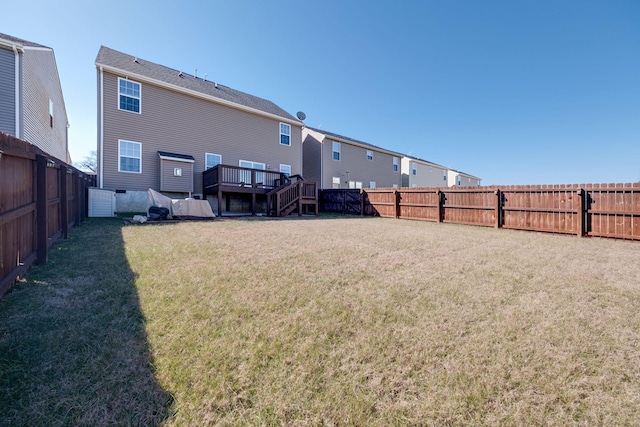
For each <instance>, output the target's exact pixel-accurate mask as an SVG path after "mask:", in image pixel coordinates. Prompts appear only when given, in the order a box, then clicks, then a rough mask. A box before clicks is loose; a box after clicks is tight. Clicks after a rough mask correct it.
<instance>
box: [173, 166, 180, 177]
mask: <svg viewBox="0 0 640 427" xmlns="http://www.w3.org/2000/svg"><path fill="white" fill-rule="evenodd" d="M173 176H182V168H173Z"/></svg>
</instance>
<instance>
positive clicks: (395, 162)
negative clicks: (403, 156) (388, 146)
mask: <svg viewBox="0 0 640 427" xmlns="http://www.w3.org/2000/svg"><path fill="white" fill-rule="evenodd" d="M393 171H394V172H398V158H397V157H394V158H393Z"/></svg>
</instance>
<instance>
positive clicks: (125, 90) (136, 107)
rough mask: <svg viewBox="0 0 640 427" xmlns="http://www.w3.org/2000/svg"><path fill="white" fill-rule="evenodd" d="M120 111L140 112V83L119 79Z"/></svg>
mask: <svg viewBox="0 0 640 427" xmlns="http://www.w3.org/2000/svg"><path fill="white" fill-rule="evenodd" d="M118 94H119V95H120V96H119V100H118V109H120V110H125V111H132V112H134V113H139V112H140V83H136V82H132V81H131V80H125V79H122V78H118Z"/></svg>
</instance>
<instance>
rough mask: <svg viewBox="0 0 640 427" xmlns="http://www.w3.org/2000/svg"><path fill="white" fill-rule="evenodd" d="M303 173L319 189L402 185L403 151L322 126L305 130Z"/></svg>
mask: <svg viewBox="0 0 640 427" xmlns="http://www.w3.org/2000/svg"><path fill="white" fill-rule="evenodd" d="M302 146H303V162H304V165H303V172H304V177H305V178H306V179H309V180H312V181H317V182H318V188H319V189H331V188H381V187H398V186H400V184H401V182H402V181H401V169H400V167H401V165H400V159H401V158H402V154H399V153H396V152H393V151H390V150H386V149H384V148H380V147H377V146H375V145H372V144H368V143H366V142H362V141H358V140H355V139H353V138H349V137H346V136H341V135H338V134H335V133H331V132H327V131H324V130H320V129H314V128H309V127H305V128H304V129H303V143H302Z"/></svg>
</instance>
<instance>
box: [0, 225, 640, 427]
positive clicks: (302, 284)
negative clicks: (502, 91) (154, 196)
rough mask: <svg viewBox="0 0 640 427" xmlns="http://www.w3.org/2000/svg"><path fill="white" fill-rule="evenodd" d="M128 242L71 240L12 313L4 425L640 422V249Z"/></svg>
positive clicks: (160, 232) (507, 236)
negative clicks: (639, 258) (5, 422)
mask: <svg viewBox="0 0 640 427" xmlns="http://www.w3.org/2000/svg"><path fill="white" fill-rule="evenodd" d="M121 224H122V223H121V221H116V220H101V221H98V220H91V221H90V222H89V224H87V225H86V226H83V227H81V228H80V229H78V230H74V231H73V233H72V238H71V239H69V240H68V241H65V242H63V243H62V244H61V245H59V246H56V247H55V249H54V251H53V252H54V253H53V254H52V257H51V262H50V263H49V264H47V265H46V266H44V267H39V268H35V269H33V270H32V271H31V272H30V274H29V277H28V280H27V282H26V283H25V284H24V285H22V286H20V287H19V288H18V289H17V290H16V291H14V292H13V293H12V294H10V295H9V296H8V297H7V298H5V300H3V301H2V302H0V334H1V335H0V368H2V371H1V373H0V387H1V389H0V391H2V393H1V394H0V396H1V398H0V405H1V406H2V407H3V415H4V413H7V414H9V418H6V419H7V424H12V425H20V424H22V425H34V424H53V425H57V424H59V425H68V424H83V423H86V424H94V425H99V424H119V423H120V424H145V425H150V424H157V423H162V424H164V425H214V424H215V425H380V426H382V425H469V424H471V425H496V424H506V425H564V424H579V425H592V424H596V425H605V424H606V425H637V424H638V422H639V421H640V397H639V396H640V356H639V354H640V352H639V351H638V350H639V349H638V345H639V341H640V340H639V338H640V333H639V332H640V266H638V263H637V256H638V245H637V243H629V242H623V241H612V240H600V239H579V238H575V237H564V236H553V235H544V234H535V233H525V232H512V231H507V230H494V229H487V228H477V227H467V226H456V225H450V224H432V223H423V222H412V221H398V220H387V219H374V218H348V219H343V218H324V219H310V220H291V221H288V220H284V221H283V220H281V221H269V220H262V221H257V220H256V221H233V220H217V221H213V222H197V223H177V224H164V225H149V226H129V227H122V226H121ZM114 241H115V243H114ZM5 408H6V409H5ZM114 408H115V409H114ZM110 411H116V413H113V412H110ZM105 414H107V415H106V416H107V417H109V418H108V419H106V420H105V418H103V417H104V416H105ZM3 420H4V418H3ZM0 422H3V421H0ZM56 423H57V424H56Z"/></svg>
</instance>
